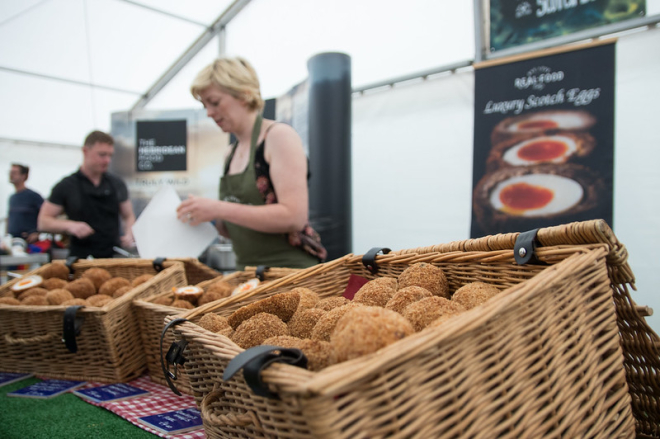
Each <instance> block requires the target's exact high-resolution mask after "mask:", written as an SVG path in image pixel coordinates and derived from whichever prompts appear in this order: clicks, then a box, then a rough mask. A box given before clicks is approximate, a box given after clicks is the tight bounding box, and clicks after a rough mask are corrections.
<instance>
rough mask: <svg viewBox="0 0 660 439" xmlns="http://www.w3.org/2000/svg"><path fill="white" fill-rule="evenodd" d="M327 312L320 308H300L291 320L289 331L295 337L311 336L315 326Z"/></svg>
mask: <svg viewBox="0 0 660 439" xmlns="http://www.w3.org/2000/svg"><path fill="white" fill-rule="evenodd" d="M326 312H327V311H324V310H322V309H319V308H307V309H298V311H296V313H295V314H294V315H293V317H291V320H289V323H288V326H289V333H290V334H291V335H292V336H293V337H299V338H311V337H312V330H313V329H314V326H316V323H317V322H318V321H319V319H320V318H321V317H322V316H323V315H324V314H325V313H326Z"/></svg>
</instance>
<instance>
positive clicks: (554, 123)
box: [506, 110, 595, 132]
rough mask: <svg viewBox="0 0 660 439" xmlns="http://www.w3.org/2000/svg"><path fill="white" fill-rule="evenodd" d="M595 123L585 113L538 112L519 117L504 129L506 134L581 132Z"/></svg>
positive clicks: (566, 111)
mask: <svg viewBox="0 0 660 439" xmlns="http://www.w3.org/2000/svg"><path fill="white" fill-rule="evenodd" d="M594 122H595V120H594V118H593V116H591V115H590V114H589V113H587V112H585V111H568V110H563V111H540V112H537V113H532V114H530V115H529V116H527V117H521V118H520V119H519V120H517V121H513V123H511V124H510V125H508V126H507V127H506V131H508V132H526V131H533V132H539V131H540V132H544V131H548V130H567V131H571V130H583V129H587V128H590V127H591V125H593V123H594Z"/></svg>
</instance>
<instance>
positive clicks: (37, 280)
mask: <svg viewBox="0 0 660 439" xmlns="http://www.w3.org/2000/svg"><path fill="white" fill-rule="evenodd" d="M43 281H44V279H43V278H42V277H41V276H39V275H38V274H33V275H31V276H25V277H24V278H23V279H21V280H19V281H18V282H16V283H15V284H14V285H13V286H12V287H11V289H12V291H25V290H27V289H29V288H34V287H38V286H40V285H41V284H42V283H43Z"/></svg>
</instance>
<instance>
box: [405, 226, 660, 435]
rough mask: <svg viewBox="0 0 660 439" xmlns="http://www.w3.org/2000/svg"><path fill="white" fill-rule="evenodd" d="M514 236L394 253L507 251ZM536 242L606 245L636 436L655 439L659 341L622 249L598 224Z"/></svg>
mask: <svg viewBox="0 0 660 439" xmlns="http://www.w3.org/2000/svg"><path fill="white" fill-rule="evenodd" d="M517 236H518V234H517V233H511V234H506V235H495V236H490V237H486V238H480V239H470V240H466V241H459V242H454V243H450V244H441V245H435V246H429V247H423V248H416V249H413V250H402V251H400V252H395V253H398V254H409V253H415V254H422V253H432V252H440V253H451V252H453V251H462V252H470V251H491V250H509V249H513V248H514V245H515V241H516V238H517ZM537 239H538V243H539V245H541V246H543V247H546V246H560V245H570V246H573V245H585V244H591V243H604V244H606V245H607V247H608V249H609V252H608V255H607V268H608V274H609V278H610V282H611V286H612V290H613V291H612V296H613V298H614V302H615V303H616V311H617V324H618V326H619V335H620V342H621V346H622V347H623V354H624V366H625V370H626V380H627V381H628V388H629V391H630V395H631V397H632V409H633V415H634V416H635V421H636V423H637V432H638V433H639V434H643V435H647V436H650V437H660V337H658V334H656V333H655V332H654V331H653V329H651V328H650V327H649V325H648V324H647V323H646V321H645V320H644V318H643V317H644V316H645V315H648V313H649V310H648V307H646V306H638V305H637V304H636V303H635V302H634V301H633V299H632V298H631V296H630V292H629V288H630V287H632V288H633V289H634V288H635V287H634V285H635V277H634V275H633V273H632V271H631V269H630V266H629V265H628V263H627V259H628V251H627V250H626V247H625V246H624V245H623V244H622V243H621V242H619V240H618V239H617V237H616V236H615V235H614V233H613V232H612V229H611V228H610V227H609V226H608V225H607V223H606V222H605V221H603V220H594V221H585V222H576V223H571V224H567V225H565V226H561V227H550V228H547V229H540V230H539V232H538V234H537Z"/></svg>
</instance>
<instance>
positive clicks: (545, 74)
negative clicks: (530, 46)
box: [470, 41, 615, 238]
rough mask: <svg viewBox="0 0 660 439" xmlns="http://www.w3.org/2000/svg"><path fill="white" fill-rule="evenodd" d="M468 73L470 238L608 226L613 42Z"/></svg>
mask: <svg viewBox="0 0 660 439" xmlns="http://www.w3.org/2000/svg"><path fill="white" fill-rule="evenodd" d="M581 47H582V48H580V49H574V50H568V49H566V48H563V49H554V50H545V51H542V52H540V53H539V54H537V56H535V57H534V56H533V55H532V56H528V57H525V58H524V59H520V58H517V60H515V61H509V62H506V61H499V62H498V61H487V62H484V63H482V64H481V65H476V66H475V109H474V162H473V173H472V188H473V193H472V226H471V230H470V234H471V237H473V238H474V237H479V236H484V235H490V234H495V233H508V232H520V231H527V230H531V229H535V228H539V227H549V226H554V225H558V224H565V223H568V222H573V221H585V220H589V219H604V220H605V221H607V223H608V224H609V225H610V226H612V209H613V201H612V197H613V195H612V194H613V174H614V95H615V94H614V78H615V76H614V75H615V71H614V70H615V59H614V58H615V45H614V42H612V41H610V42H601V43H595V44H591V45H588V46H586V47H585V46H581Z"/></svg>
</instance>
